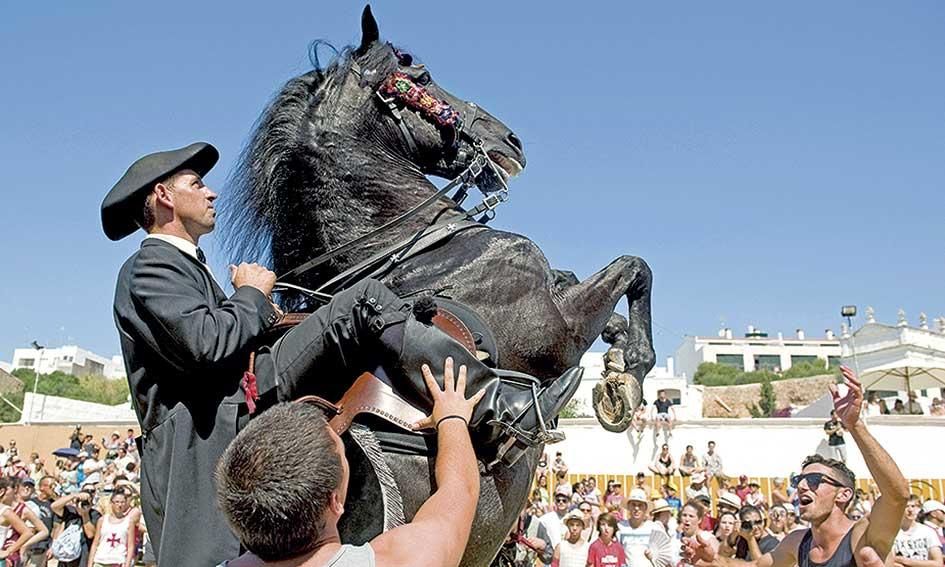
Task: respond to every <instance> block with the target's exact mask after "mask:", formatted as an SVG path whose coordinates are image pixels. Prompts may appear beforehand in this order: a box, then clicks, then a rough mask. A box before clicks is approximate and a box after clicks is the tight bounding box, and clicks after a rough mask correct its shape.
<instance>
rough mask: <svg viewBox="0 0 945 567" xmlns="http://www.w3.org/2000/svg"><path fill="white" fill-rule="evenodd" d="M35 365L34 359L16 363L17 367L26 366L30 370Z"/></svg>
mask: <svg viewBox="0 0 945 567" xmlns="http://www.w3.org/2000/svg"><path fill="white" fill-rule="evenodd" d="M34 364H36V359H35V358H21V359H20V361H19V362H17V363H16V365H17V366H26V367H27V368H32V367H33V365H34Z"/></svg>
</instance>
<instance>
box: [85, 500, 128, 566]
mask: <svg viewBox="0 0 945 567" xmlns="http://www.w3.org/2000/svg"><path fill="white" fill-rule="evenodd" d="M111 508H112V511H111V513H110V514H106V515H105V516H102V517H101V518H99V520H98V525H97V526H96V527H95V539H94V540H92V547H91V549H89V557H91V558H92V564H93V565H94V566H95V567H99V566H101V567H131V565H133V562H134V558H135V537H136V536H135V530H136V527H137V525H138V515H139V513H140V512H139V511H138V510H137V509H135V510H131V506H130V504H129V502H128V496H127V494H125V493H124V492H122V491H116V492H115V493H114V494H112V499H111Z"/></svg>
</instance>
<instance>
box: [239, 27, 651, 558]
mask: <svg viewBox="0 0 945 567" xmlns="http://www.w3.org/2000/svg"><path fill="white" fill-rule="evenodd" d="M361 27H362V38H361V43H360V45H359V46H357V47H351V48H347V49H345V50H343V51H342V52H341V53H339V54H338V55H337V57H335V58H334V60H333V62H332V63H331V64H330V65H329V66H328V67H327V68H321V67H320V66H319V65H318V58H317V57H313V62H314V64H315V67H316V68H315V69H314V70H313V71H311V72H308V73H306V74H304V75H301V76H299V77H296V78H294V79H292V80H290V81H289V82H288V83H287V84H286V85H285V86H284V87H283V89H282V90H281V91H280V92H279V93H278V94H277V95H276V97H275V99H274V100H273V101H272V102H271V104H270V105H269V107H268V108H267V110H266V111H265V112H264V114H263V115H262V116H261V118H260V120H259V121H258V123H257V125H256V128H255V132H254V134H253V137H252V140H251V141H250V143H249V145H248V146H247V147H246V149H245V150H244V153H243V155H242V157H241V160H240V163H239V165H238V167H237V169H236V170H235V172H234V174H233V176H232V178H231V179H230V182H229V184H228V185H229V186H228V189H227V193H228V195H229V198H228V203H224V210H223V212H224V215H226V216H227V217H228V219H227V222H226V223H224V226H225V227H226V231H227V232H226V233H225V238H226V244H227V246H228V247H229V248H230V250H231V251H232V256H233V257H234V258H241V259H244V258H265V257H267V256H268V257H269V258H271V261H272V264H273V268H274V270H275V271H276V272H277V273H279V274H284V273H285V272H287V271H289V270H292V269H293V268H295V267H297V266H298V265H300V264H303V263H304V262H306V260H309V259H310V258H312V257H314V256H317V255H319V254H322V253H324V252H326V251H329V250H333V249H335V248H337V247H339V246H341V245H343V244H344V243H346V242H348V241H350V240H351V239H353V238H357V237H362V236H366V235H371V233H372V232H373V231H374V230H375V229H377V228H378V227H380V226H382V225H385V224H387V223H389V222H391V221H392V220H394V219H396V218H398V217H400V216H401V215H403V214H404V213H405V212H407V211H410V210H411V209H413V208H414V207H415V206H416V205H417V204H418V203H420V202H423V201H424V200H426V199H429V198H430V197H431V196H433V195H434V194H436V193H437V191H438V190H437V188H436V186H434V185H433V184H432V183H431V182H430V181H429V180H428V179H427V176H436V177H441V178H446V179H452V178H455V177H457V176H459V175H461V174H463V173H468V170H467V168H469V166H470V164H471V163H472V162H473V161H474V160H477V159H478V160H481V159H482V157H483V156H488V158H489V160H491V162H492V164H495V165H497V166H498V167H497V168H495V171H494V175H493V179H492V183H491V185H493V186H492V187H487V190H491V189H495V188H497V187H498V188H501V187H502V186H503V185H504V182H505V180H506V179H507V178H509V177H512V176H514V175H516V174H518V173H519V172H520V171H521V170H522V169H523V168H524V166H525V155H524V153H523V151H522V143H521V141H520V140H519V139H518V138H517V137H516V136H515V134H513V133H512V131H511V130H509V128H508V127H506V126H505V125H504V124H503V123H501V122H499V121H498V120H497V119H496V118H494V117H493V116H491V115H490V114H489V113H487V112H485V111H484V110H482V109H481V108H479V107H478V106H476V105H475V104H473V103H470V102H466V101H463V100H461V99H458V98H457V97H455V96H453V95H452V94H450V93H449V92H447V91H445V90H444V89H443V88H441V87H440V86H439V85H437V84H436V83H435V82H434V81H433V80H432V78H431V76H430V73H429V71H428V70H427V69H426V67H425V66H423V65H420V64H416V63H415V62H414V61H413V58H412V57H411V56H410V55H409V54H406V53H404V52H401V51H399V50H398V49H396V48H395V47H393V46H392V45H391V44H389V43H385V42H382V41H380V40H379V33H378V27H377V23H376V21H375V19H374V17H373V16H372V14H371V11H370V9H369V8H365V10H364V14H363V16H362V22H361ZM313 53H314V52H313ZM398 88H400V91H399V92H398V90H397V89H398ZM408 91H409V92H408ZM398 94H402V95H405V96H399V97H398V96H397V95H398ZM411 97H412V98H411ZM431 101H432V102H431ZM484 175H485V174H484ZM482 177H483V176H480V178H479V180H480V181H481V182H482V183H483V184H484V185H490V183H486V182H484V181H482ZM466 217H467V214H466V212H465V211H464V210H463V209H461V208H459V207H458V206H457V203H456V202H454V201H453V200H451V199H450V198H448V197H445V196H444V197H442V198H438V199H436V200H435V202H434V204H433V205H432V206H430V207H427V208H425V209H423V210H421V211H419V212H418V213H417V214H416V215H414V216H412V217H410V218H409V219H407V220H406V222H404V223H403V224H400V225H399V226H397V228H396V229H393V230H390V231H386V232H384V233H383V234H380V235H377V236H368V238H367V239H366V241H365V242H364V243H363V245H361V246H359V247H357V248H356V249H352V250H350V251H347V252H345V253H343V254H340V255H338V256H335V257H333V258H332V259H331V261H329V262H326V263H324V264H322V265H320V266H319V267H318V269H317V270H312V271H309V272H306V273H304V274H301V275H299V276H297V277H295V278H293V281H292V282H291V283H295V284H298V285H301V286H304V287H307V288H311V289H315V288H319V287H322V289H324V290H326V291H332V290H333V289H336V288H337V285H343V283H344V282H343V281H342V282H340V283H338V284H337V285H335V284H332V285H329V286H328V287H323V286H324V284H325V283H326V282H327V281H329V280H332V278H335V277H336V276H338V275H339V274H343V273H345V271H346V270H348V269H349V268H351V267H352V266H356V265H358V264H359V263H361V262H363V261H365V260H366V259H369V258H371V257H372V256H373V255H375V254H377V253H378V252H380V251H384V250H387V249H388V248H389V247H390V246H391V245H392V244H393V243H397V242H401V241H404V240H406V239H409V238H410V237H411V236H412V235H414V234H417V233H418V232H419V231H422V230H424V229H425V228H427V227H429V226H431V225H436V226H444V223H446V224H454V226H455V227H458V228H456V229H455V231H453V229H447V232H453V233H452V234H449V235H448V236H447V237H445V238H442V239H437V240H435V242H433V243H431V244H429V245H427V246H425V247H424V248H423V249H422V251H421V252H419V253H416V254H413V255H407V256H405V257H403V258H397V259H398V260H399V261H396V262H395V261H386V262H381V263H380V264H370V266H369V269H368V270H367V273H371V275H373V276H374V277H377V278H378V279H380V280H382V281H383V282H384V283H386V284H387V285H388V286H390V287H391V289H393V290H394V291H395V292H397V293H398V294H401V295H404V296H407V295H412V294H422V293H427V294H429V293H439V294H444V295H448V296H450V297H452V298H453V299H455V300H457V301H459V302H461V303H463V304H466V305H468V306H471V307H473V308H474V309H475V310H476V311H478V313H479V315H481V317H482V319H484V320H485V322H486V323H487V324H488V325H489V327H491V329H492V330H493V332H494V334H495V338H496V343H497V350H498V358H499V361H497V362H499V363H500V364H501V366H502V367H503V368H508V369H512V370H519V371H522V372H526V373H528V374H531V375H534V376H539V377H552V376H558V375H560V374H561V373H562V372H563V371H564V370H566V369H568V368H570V367H573V366H576V365H577V364H578V363H579V360H580V357H581V355H582V354H583V353H584V352H585V351H586V350H587V349H588V348H589V347H590V346H591V344H592V343H593V342H594V340H595V339H596V338H597V337H598V336H600V335H601V332H602V331H604V329H605V326H606V327H607V328H608V331H609V333H608V337H606V338H607V339H608V342H611V343H612V344H615V345H616V346H617V347H618V348H620V349H621V351H622V352H623V355H624V356H623V358H624V362H625V367H626V371H627V372H628V373H629V374H631V375H632V376H633V377H635V378H636V381H635V382H633V383H632V384H631V386H632V387H631V388H630V391H629V392H628V391H623V390H621V389H620V388H617V389H616V390H615V391H612V392H609V394H611V396H612V397H608V396H604V397H605V399H604V400H603V405H604V406H606V408H605V411H604V412H603V414H604V416H605V417H606V416H608V415H610V416H612V417H613V418H614V420H615V421H616V422H618V423H617V426H618V428H619V426H622V425H623V422H624V421H626V419H627V416H628V415H629V413H630V412H631V411H632V409H633V407H635V405H636V404H637V403H638V401H639V397H640V385H639V381H640V380H642V377H643V376H644V375H645V374H646V373H647V372H648V371H649V370H650V369H651V368H652V366H653V363H654V352H653V348H652V335H651V329H650V287H651V274H650V269H649V267H648V266H647V264H646V263H645V262H644V261H643V260H642V259H640V258H637V257H633V256H622V257H620V258H618V259H617V260H615V261H613V262H612V263H611V264H610V265H609V266H607V267H606V268H604V269H603V270H601V271H599V272H598V273H596V274H594V275H593V276H591V277H590V278H588V279H586V280H585V281H582V282H579V281H578V280H577V278H576V277H575V276H574V275H573V274H572V273H570V272H566V271H558V270H553V269H552V268H551V267H550V266H549V264H548V261H547V259H546V258H545V256H544V254H543V253H542V252H541V250H540V249H539V248H538V246H537V245H535V243H533V242H532V241H530V240H529V239H527V238H525V237H523V236H520V235H517V234H512V233H508V232H503V231H499V230H494V229H491V228H488V227H487V226H485V225H484V224H477V223H472V222H466V221H464V219H465V218H466ZM384 258H386V256H385V257H384ZM358 275H364V272H362V273H359V274H358ZM623 297H626V299H627V301H628V303H629V319H628V320H626V319H624V318H623V317H622V316H620V315H617V314H615V313H614V309H615V307H616V305H617V303H618V302H619V301H620V299H621V298H623ZM601 413H602V412H601V410H600V408H598V415H599V417H601ZM610 425H611V426H614V424H613V423H611V424H610ZM539 452H540V450H539V449H538V448H535V449H532V450H530V451H528V453H527V454H526V457H525V458H522V459H521V460H520V461H518V462H517V463H516V464H515V465H514V466H512V467H504V466H498V467H495V468H494V469H492V470H491V471H489V472H488V473H486V474H484V475H483V477H482V487H483V489H482V497H481V500H480V504H479V508H478V510H477V515H476V520H475V524H474V526H473V531H472V536H471V538H470V543H469V546H468V547H467V550H466V555H465V557H464V560H463V564H464V565H487V564H488V563H489V562H490V561H491V559H492V558H493V556H494V555H495V553H496V551H497V550H498V548H499V546H500V545H501V543H502V541H503V540H504V538H505V536H506V534H507V533H508V531H509V529H510V528H511V527H512V525H513V523H514V522H515V519H516V517H517V516H518V514H519V512H520V511H521V509H522V506H523V505H524V503H525V500H526V498H527V496H528V491H529V488H530V483H531V477H532V474H533V472H534V468H535V464H536V462H537V456H538V454H539ZM405 453H410V451H388V450H385V452H384V457H385V459H386V461H387V462H388V463H389V465H390V471H391V472H392V474H393V476H394V480H395V481H396V484H397V486H398V487H399V489H400V493H401V496H402V498H403V512H404V514H405V519H408V520H409V518H410V517H412V515H413V513H414V512H415V511H416V510H417V508H418V507H419V505H420V504H421V503H422V502H423V500H424V499H425V498H426V497H427V496H428V495H429V492H430V479H431V476H432V475H431V472H432V471H431V467H430V461H429V455H423V454H420V455H410V454H405ZM421 453H422V452H421ZM353 515H355V516H356V515H357V511H355V512H354V513H353ZM348 522H349V526H348V533H349V534H352V533H358V534H360V536H361V537H363V538H365V539H367V538H369V537H371V536H372V535H373V534H369V533H365V531H367V532H370V531H371V530H376V529H378V528H379V527H378V526H373V527H371V526H367V525H366V524H365V520H364V519H363V518H361V519H358V518H350V519H349V520H348ZM383 527H386V526H380V529H383Z"/></svg>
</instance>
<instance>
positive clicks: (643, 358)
mask: <svg viewBox="0 0 945 567" xmlns="http://www.w3.org/2000/svg"><path fill="white" fill-rule="evenodd" d="M652 282H653V276H652V273H651V272H650V267H649V266H648V265H647V264H646V262H645V261H644V260H643V259H642V258H638V257H636V256H621V257H620V258H617V259H616V260H614V261H613V262H611V263H610V265H608V266H607V267H606V268H604V269H602V270H600V271H599V272H597V273H596V274H594V275H592V276H590V277H588V278H587V279H585V280H584V281H582V282H578V283H576V284H573V285H571V286H560V287H558V288H557V289H555V290H553V291H552V296H553V299H554V302H555V305H556V306H557V307H558V311H559V312H560V313H561V316H562V318H563V319H564V321H565V323H566V324H567V326H568V328H569V329H571V332H572V337H573V339H574V342H575V347H576V348H577V349H578V350H579V351H580V352H584V351H586V350H587V349H588V348H589V347H590V346H591V344H592V343H593V342H594V341H595V340H596V339H597V337H599V336H600V334H601V332H602V331H603V330H604V327H605V325H606V324H607V322H608V321H609V320H610V318H611V317H612V316H613V315H614V308H615V307H616V306H617V302H619V301H620V298H622V297H626V298H627V303H628V304H629V311H628V329H627V339H626V346H625V347H624V348H625V350H624V357H625V360H626V364H627V370H626V371H627V372H629V373H631V374H633V375H634V376H635V377H636V378H637V379H639V380H642V379H643V376H644V375H646V373H647V372H649V371H650V369H652V368H653V364H654V363H655V362H656V353H655V352H654V351H653V334H652V333H653V332H652V326H651V321H650V290H651V287H652ZM621 346H623V345H621Z"/></svg>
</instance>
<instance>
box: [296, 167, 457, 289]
mask: <svg viewBox="0 0 945 567" xmlns="http://www.w3.org/2000/svg"><path fill="white" fill-rule="evenodd" d="M347 157H348V159H347V160H346V163H344V164H341V163H333V164H331V165H330V166H329V167H326V168H325V171H330V172H332V174H331V175H330V176H329V177H327V178H324V179H322V180H321V181H322V182H321V183H320V185H321V187H320V190H321V191H323V192H324V199H319V201H320V202H323V203H327V204H328V206H326V207H324V208H320V209H319V210H316V211H314V216H315V219H316V227H315V229H316V230H315V231H314V232H316V233H318V239H317V240H318V242H315V243H313V246H312V247H311V248H313V249H312V250H307V251H301V252H302V253H303V255H304V254H305V253H323V252H325V251H328V250H334V249H336V248H338V247H339V246H341V245H343V244H345V243H347V242H349V241H350V240H352V239H354V238H358V237H360V236H364V235H366V234H369V233H371V232H372V231H374V230H376V229H377V228H379V227H381V226H383V225H384V224H386V223H388V222H390V221H391V220H393V219H395V218H397V217H399V216H401V215H403V214H404V213H407V212H408V211H410V210H411V209H413V208H415V207H416V206H417V205H419V204H420V203H421V202H423V201H424V200H425V199H427V198H429V197H430V196H431V195H433V194H434V193H435V192H436V191H437V189H436V187H435V186H434V185H433V184H432V183H430V182H429V181H428V180H427V178H426V177H425V176H424V175H423V173H422V172H420V171H419V170H418V169H417V168H415V167H413V166H412V165H410V164H405V163H403V162H399V161H397V160H395V159H387V160H384V161H383V162H381V161H380V160H378V159H377V158H378V156H365V155H354V156H352V155H351V154H350V153H349V154H348V156H347ZM358 164H368V165H362V166H360V167H358ZM451 205H452V201H450V200H449V199H441V201H440V202H438V203H435V204H433V205H432V206H430V207H428V208H426V209H425V210H423V211H421V212H419V213H418V214H417V215H416V216H414V217H413V218H411V219H410V220H409V221H408V222H406V223H405V224H404V225H402V226H400V227H397V228H394V229H392V230H389V231H385V232H384V233H383V234H378V235H377V237H375V238H371V239H370V240H369V241H368V242H367V243H366V244H365V245H364V246H362V247H360V248H359V249H358V250H356V251H353V252H352V253H350V254H349V255H347V257H346V258H344V259H343V261H342V262H341V263H340V264H335V269H336V270H343V269H344V268H346V267H348V266H349V265H352V264H354V263H356V262H358V261H360V260H362V259H364V258H367V257H369V256H370V255H372V254H374V253H376V252H378V251H380V250H382V249H384V248H385V247H388V246H390V245H392V244H394V243H396V242H398V241H401V240H404V239H406V238H408V237H409V236H410V235H412V234H414V233H416V232H417V231H418V230H421V229H423V228H424V227H426V226H428V225H429V224H430V223H432V222H433V221H434V219H435V217H436V215H437V214H439V213H440V212H441V211H442V210H443V209H444V208H445V207H449V206H451ZM302 230H305V229H304V228H303V229H302ZM328 271H331V270H328Z"/></svg>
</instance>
